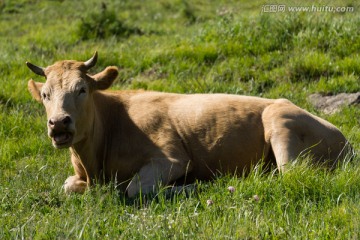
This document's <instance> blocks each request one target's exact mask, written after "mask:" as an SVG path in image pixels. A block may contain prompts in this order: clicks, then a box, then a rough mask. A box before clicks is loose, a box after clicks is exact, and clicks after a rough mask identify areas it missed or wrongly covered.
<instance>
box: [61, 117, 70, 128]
mask: <svg viewBox="0 0 360 240" xmlns="http://www.w3.org/2000/svg"><path fill="white" fill-rule="evenodd" d="M62 122H63V124H64V125H65V126H67V125H69V124H70V123H71V118H70V117H69V116H66V117H65V118H64V119H63V121H62Z"/></svg>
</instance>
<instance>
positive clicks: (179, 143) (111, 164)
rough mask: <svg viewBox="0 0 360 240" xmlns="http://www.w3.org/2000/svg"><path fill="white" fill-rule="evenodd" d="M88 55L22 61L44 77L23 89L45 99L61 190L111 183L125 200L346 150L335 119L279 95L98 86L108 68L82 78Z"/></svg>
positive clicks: (333, 157)
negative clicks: (66, 159)
mask: <svg viewBox="0 0 360 240" xmlns="http://www.w3.org/2000/svg"><path fill="white" fill-rule="evenodd" d="M96 61H97V53H95V55H94V56H93V57H92V58H91V59H90V60H88V61H86V62H78V61H73V60H66V61H60V62H56V63H55V64H53V65H51V66H48V67H47V68H40V67H37V66H35V65H33V64H31V63H28V62H27V66H28V67H29V68H30V69H31V70H32V71H33V72H35V73H36V74H38V75H41V76H44V77H45V78H46V82H45V83H39V82H34V81H33V80H30V81H29V82H28V87H29V90H30V92H31V94H32V96H33V98H35V99H36V100H38V101H39V102H42V103H43V104H44V105H45V108H46V112H47V118H48V123H47V127H48V135H49V137H50V138H51V139H52V143H53V145H54V147H56V148H70V152H71V162H72V164H73V167H74V170H75V175H74V176H71V177H69V178H68V179H67V180H66V181H65V185H64V188H65V191H66V192H78V193H83V192H84V191H85V189H86V188H87V187H89V186H91V185H93V184H94V183H96V182H99V183H104V182H109V181H111V180H115V181H117V183H120V188H121V189H122V190H123V191H127V194H128V196H130V197H132V196H135V195H136V194H138V193H139V192H141V193H148V192H150V191H153V189H154V187H155V186H157V184H158V183H162V184H163V185H168V184H172V183H174V182H176V181H180V179H181V181H182V182H183V181H184V180H185V181H186V182H191V181H193V180H195V179H200V180H202V179H211V178H213V177H214V176H215V175H217V174H218V173H239V174H242V172H243V170H245V169H249V168H250V167H251V166H252V165H255V164H257V163H258V162H259V161H260V160H261V159H264V160H265V162H269V161H271V160H272V159H274V158H275V160H276V163H277V166H278V168H279V170H281V171H282V170H284V166H285V165H286V164H287V163H288V162H289V161H291V160H294V159H296V158H297V157H298V156H299V154H302V153H305V152H308V153H310V154H312V156H313V159H314V161H316V162H319V161H320V162H322V161H323V160H325V159H327V160H330V163H331V164H333V163H336V162H337V161H338V159H340V160H342V159H343V158H344V156H345V153H346V152H347V151H348V150H350V149H351V147H347V146H349V145H348V142H347V140H346V139H345V137H344V135H343V134H342V133H341V132H340V131H339V130H338V129H337V128H336V127H335V126H333V125H332V124H330V123H329V122H327V121H325V120H323V119H321V118H318V117H316V116H314V115H312V114H310V113H308V112H306V111H305V110H303V109H301V108H299V107H297V106H295V105H294V104H292V103H291V102H290V101H288V100H286V99H278V100H272V99H263V98H258V97H248V96H237V95H227V94H193V95H184V94H172V93H161V92H148V91H103V90H105V89H107V88H109V87H110V86H111V84H112V82H113V81H114V80H115V78H116V77H117V75H118V70H117V68H116V67H107V68H106V69H105V70H104V71H102V72H100V73H98V74H95V75H93V76H91V75H89V74H88V73H87V71H88V70H89V69H90V68H91V67H93V66H94V65H95V64H96Z"/></svg>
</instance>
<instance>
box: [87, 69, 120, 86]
mask: <svg viewBox="0 0 360 240" xmlns="http://www.w3.org/2000/svg"><path fill="white" fill-rule="evenodd" d="M118 74H119V71H118V68H117V67H113V66H111V67H107V68H105V70H104V71H102V72H99V73H97V74H95V75H94V76H92V78H93V79H94V80H95V88H96V89H97V90H105V89H107V88H109V87H110V86H111V84H112V83H113V82H114V80H115V79H116V77H117V76H118Z"/></svg>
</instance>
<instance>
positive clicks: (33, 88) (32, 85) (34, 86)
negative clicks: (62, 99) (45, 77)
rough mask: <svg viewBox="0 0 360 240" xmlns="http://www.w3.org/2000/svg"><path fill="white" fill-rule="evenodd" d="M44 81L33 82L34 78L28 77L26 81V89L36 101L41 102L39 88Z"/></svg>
mask: <svg viewBox="0 0 360 240" xmlns="http://www.w3.org/2000/svg"><path fill="white" fill-rule="evenodd" d="M43 85H44V83H40V82H35V81H34V80H32V79H30V80H29V82H28V89H29V92H30V93H31V96H32V97H33V98H34V99H35V100H36V101H38V102H41V89H42V87H43Z"/></svg>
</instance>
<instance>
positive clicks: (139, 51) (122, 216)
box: [0, 0, 360, 239]
mask: <svg viewBox="0 0 360 240" xmlns="http://www.w3.org/2000/svg"><path fill="white" fill-rule="evenodd" d="M102 2H104V4H101V2H100V1H95V0H86V1H85V0H81V1H70V0H52V1H50V0H48V1H40V0H16V1H13V0H11V1H10V0H2V1H0V50H1V51H0V53H1V54H0V73H1V75H0V86H1V87H0V226H1V227H0V239H166V238H171V239H359V238H360V224H359V223H360V193H359V191H360V165H359V161H360V158H359V156H357V157H355V160H354V161H353V162H351V163H346V164H341V165H340V166H339V168H338V169H336V170H335V171H334V172H328V171H324V170H322V169H316V168H313V167H310V166H307V165H306V163H299V164H295V165H294V166H293V168H292V169H291V170H290V171H288V172H287V173H285V174H283V175H279V174H278V173H276V171H273V172H272V173H266V174H265V173H263V171H262V169H261V166H256V167H255V168H254V170H253V171H252V172H251V174H250V175H249V176H247V177H244V178H240V179H238V178H235V177H234V176H223V177H221V178H219V179H218V180H216V181H214V182H206V183H204V182H202V183H198V185H197V186H198V190H197V191H196V192H189V193H188V194H178V195H175V196H173V197H171V198H169V197H167V194H166V189H163V190H162V191H160V192H159V194H157V195H156V196H154V197H152V198H151V197H150V198H148V199H143V198H140V197H139V198H137V199H127V198H125V197H124V196H123V195H122V194H121V193H118V192H117V191H116V190H115V189H114V187H113V186H112V185H108V186H103V187H97V188H94V189H92V190H90V191H88V192H87V193H86V194H84V195H81V196H79V195H71V196H65V195H64V193H63V190H62V184H63V182H64V180H65V179H66V178H67V176H69V175H72V172H73V170H72V167H71V164H70V160H69V154H68V151H67V150H64V151H59V150H54V149H53V148H52V146H51V142H50V140H49V139H48V138H47V135H46V118H45V116H44V110H43V107H42V106H41V105H40V104H37V103H36V102H35V101H33V100H32V99H31V96H30V94H29V93H28V91H27V81H28V80H29V79H30V78H34V80H37V81H41V80H42V79H41V78H40V77H37V76H34V74H33V73H31V72H30V70H29V69H27V67H26V65H25V61H31V62H32V63H35V64H37V65H42V66H47V65H49V64H52V63H53V62H54V61H57V60H62V59H77V60H87V59H88V58H89V57H90V56H91V55H92V54H93V53H94V51H96V50H97V51H98V52H99V62H98V64H97V66H96V67H95V68H94V69H93V70H92V71H93V72H97V71H100V70H101V69H103V68H105V67H106V66H108V65H116V66H118V67H119V68H120V69H121V73H120V77H119V79H118V81H117V82H116V84H115V85H114V86H113V88H114V89H139V88H142V89H149V90H158V91H167V92H179V93H199V92H205V93H215V92H223V93H232V94H244V95H254V96H263V97H269V98H279V97H285V98H288V99H290V100H291V101H292V102H294V103H296V104H297V105H299V106H301V107H303V108H306V109H308V110H309V111H310V112H312V113H315V114H317V115H319V116H321V117H323V118H324V119H327V120H328V121H330V122H332V123H333V124H335V125H336V126H338V127H339V129H341V131H342V132H343V133H344V134H345V135H346V136H347V138H348V139H350V141H351V143H352V145H353V146H354V148H355V149H356V150H357V152H359V149H360V120H359V116H360V109H359V107H358V106H346V107H344V108H343V109H342V110H341V111H340V112H339V113H336V114H334V115H325V114H323V113H321V112H318V111H317V110H316V109H314V108H313V107H312V106H311V104H310V103H309V102H308V101H307V96H308V95H309V94H311V93H315V92H321V93H324V94H336V93H339V92H348V93H351V92H358V91H360V78H359V76H360V56H359V51H360V37H359V36H360V28H359V26H360V5H359V3H356V1H332V2H331V3H330V1H321V2H317V3H313V2H310V1H287V2H288V3H287V4H286V6H285V7H286V8H285V11H284V12H277V13H270V12H268V10H269V9H270V8H269V5H266V4H267V2H266V1H258V0H254V1H235V0H233V1H213V0H212V1H205V0H194V1H190V0H176V1H165V0H159V1H127V0H123V1H115V0H113V1H110V0H106V1H102ZM278 2H279V1H271V3H272V4H278ZM279 3H283V1H280V2H279ZM293 6H310V8H311V7H312V6H318V7H324V6H334V7H348V10H347V12H342V11H341V9H343V8H341V9H339V12H325V11H321V8H319V11H317V12H316V11H312V12H306V11H305V10H303V11H298V12H291V10H290V9H289V7H293ZM351 9H353V10H352V11H351ZM229 186H233V187H234V188H235V191H234V192H233V193H230V192H229V191H228V190H227V188H228V187H229ZM208 200H211V201H212V204H208V202H209V201H208Z"/></svg>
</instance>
